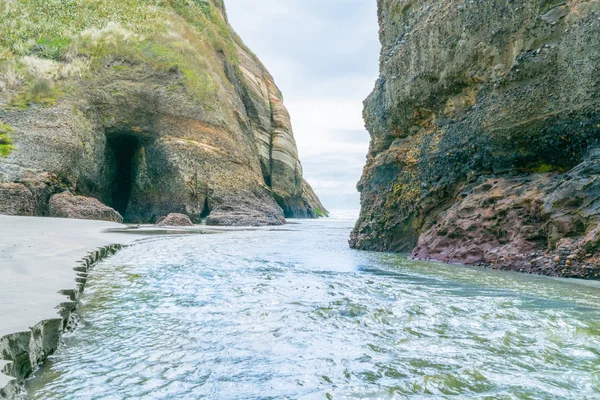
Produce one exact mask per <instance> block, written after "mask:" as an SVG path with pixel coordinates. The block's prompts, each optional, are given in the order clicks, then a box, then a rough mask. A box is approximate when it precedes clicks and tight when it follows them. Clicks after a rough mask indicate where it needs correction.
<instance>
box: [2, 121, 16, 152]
mask: <svg viewBox="0 0 600 400" xmlns="http://www.w3.org/2000/svg"><path fill="white" fill-rule="evenodd" d="M13 132H14V129H13V128H12V127H11V126H10V125H7V124H3V123H0V156H1V157H8V156H9V155H10V153H12V152H13V150H14V149H15V146H13V144H12V139H11V138H10V134H11V133H13Z"/></svg>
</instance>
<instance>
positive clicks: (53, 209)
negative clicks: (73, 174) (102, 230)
mask: <svg viewBox="0 0 600 400" xmlns="http://www.w3.org/2000/svg"><path fill="white" fill-rule="evenodd" d="M49 216H50V217H55V218H73V219H93V220H97V221H109V222H117V223H121V222H123V217H122V216H121V214H119V213H118V212H117V211H115V210H114V209H113V208H111V207H108V206H106V205H104V204H102V203H101V202H100V201H98V200H97V199H94V198H92V197H85V196H75V195H74V194H73V193H70V192H64V193H60V194H55V195H53V196H52V197H50V202H49Z"/></svg>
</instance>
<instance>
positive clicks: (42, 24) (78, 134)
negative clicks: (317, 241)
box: [0, 0, 316, 223]
mask: <svg viewBox="0 0 600 400" xmlns="http://www.w3.org/2000/svg"><path fill="white" fill-rule="evenodd" d="M0 18H2V20H3V21H4V23H3V24H2V25H1V26H0V121H2V123H3V124H6V125H7V126H10V127H11V129H12V130H11V132H10V138H11V139H10V140H11V142H10V143H8V145H10V146H11V149H10V151H11V152H10V156H9V157H8V158H0V182H7V183H8V182H10V183H13V182H14V183H23V182H24V181H26V180H32V179H33V180H38V181H39V180H40V179H39V178H38V176H39V175H41V174H50V175H52V176H53V177H55V179H56V180H58V181H60V182H61V184H62V186H64V187H61V191H62V190H64V189H65V188H66V189H68V190H70V191H73V192H74V193H76V194H77V195H81V196H86V197H92V198H96V199H98V200H99V201H101V202H102V203H104V204H105V205H107V206H110V207H112V208H114V209H115V210H117V211H118V212H119V213H121V214H122V215H123V217H124V219H125V221H127V222H133V223H151V222H154V221H156V220H157V219H158V218H159V217H161V216H164V215H167V214H169V213H182V214H185V215H187V216H189V217H190V218H191V220H192V221H193V222H200V221H201V219H203V218H204V217H206V216H207V215H209V214H210V213H211V212H212V211H213V210H215V209H218V208H219V207H220V206H225V205H227V204H228V203H229V202H230V200H231V199H232V198H233V196H235V197H237V198H238V199H239V200H240V201H242V202H246V203H247V204H251V205H256V204H262V206H261V207H258V208H255V209H254V211H255V212H256V213H257V215H258V214H261V215H262V217H264V218H262V220H267V221H271V222H273V223H275V222H276V223H281V222H282V221H284V219H283V216H284V215H285V216H288V217H296V216H298V217H315V216H316V214H315V213H313V212H312V211H311V210H312V209H313V207H312V205H311V202H312V201H313V200H308V198H307V197H306V195H305V194H303V193H305V192H304V191H303V185H302V167H301V165H300V161H299V159H298V152H297V148H296V143H295V141H294V137H293V132H292V128H291V122H290V118H289V114H288V112H287V110H286V109H285V106H284V105H283V98H282V95H281V93H280V91H279V89H278V88H277V87H276V85H275V83H274V81H273V78H272V77H271V75H270V74H269V73H268V71H267V70H266V69H265V68H264V66H263V65H262V64H261V63H260V61H259V60H258V59H257V58H256V56H255V55H254V54H252V53H251V52H250V50H248V48H247V47H246V46H245V45H244V43H243V42H242V41H241V39H240V38H239V37H238V36H237V35H236V34H235V32H233V30H232V29H231V27H230V26H229V24H228V22H227V17H226V13H225V7H224V4H223V2H222V1H220V0H219V1H217V0H213V1H207V0H169V1H158V0H156V1H147V2H138V1H131V0H126V1H113V0H108V1H102V2H94V3H89V2H86V1H80V0H77V1H54V2H50V3H48V2H45V1H41V0H33V1H29V0H28V1H25V0H16V1H11V2H7V3H3V4H2V6H1V7H0ZM0 140H3V141H6V140H4V139H0ZM2 143H4V142H2ZM0 145H2V144H0ZM34 195H37V194H36V193H34ZM313 195H314V193H311V194H310V196H309V197H311V198H313ZM0 202H2V199H1V198H0ZM307 203H308V204H309V206H306V204H307ZM265 213H266V214H265Z"/></svg>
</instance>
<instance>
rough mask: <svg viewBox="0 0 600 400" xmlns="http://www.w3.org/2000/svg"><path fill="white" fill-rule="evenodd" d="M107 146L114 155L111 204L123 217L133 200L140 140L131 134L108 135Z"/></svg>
mask: <svg viewBox="0 0 600 400" xmlns="http://www.w3.org/2000/svg"><path fill="white" fill-rule="evenodd" d="M107 145H108V146H107V147H108V149H110V151H111V152H112V155H113V156H114V158H113V162H114V164H113V165H112V167H113V168H112V182H111V183H112V184H111V194H110V197H111V200H112V201H111V204H109V205H110V206H111V207H112V208H114V209H115V210H117V211H118V212H119V213H120V214H121V215H122V216H123V218H125V213H126V212H127V207H128V206H129V201H130V200H131V195H132V192H133V190H132V187H133V183H134V180H135V178H134V174H135V169H134V160H135V155H136V154H137V152H138V151H139V149H140V146H141V144H140V141H139V139H138V138H137V137H135V136H133V135H131V134H126V133H125V134H116V135H111V136H107Z"/></svg>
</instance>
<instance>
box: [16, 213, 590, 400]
mask: <svg viewBox="0 0 600 400" xmlns="http://www.w3.org/2000/svg"><path fill="white" fill-rule="evenodd" d="M293 222H294V223H291V224H289V225H288V226H287V227H286V230H281V229H259V230H253V231H228V232H225V233H220V234H217V235H199V236H182V237H169V238H153V239H151V240H146V241H142V242H140V243H139V244H137V245H136V246H133V247H130V248H127V249H125V250H123V251H121V252H120V253H118V254H117V255H116V256H114V257H112V258H110V259H108V260H106V261H104V262H102V263H101V264H99V265H98V266H97V267H96V268H95V269H94V271H93V274H92V278H91V279H90V280H89V283H88V288H87V291H86V293H85V295H84V298H83V301H84V305H83V307H82V308H81V313H82V317H83V322H82V325H81V326H80V328H79V329H78V330H77V331H76V332H75V333H73V334H68V335H66V336H65V343H64V345H63V346H62V347H61V348H60V349H59V351H58V352H57V354H56V355H54V356H53V357H51V359H50V361H49V362H47V363H46V364H45V365H44V366H43V367H42V369H41V370H40V371H38V372H37V374H36V377H35V378H34V379H32V380H30V381H29V382H28V391H29V396H30V397H31V398H34V399H140V398H148V399H198V398H215V399H269V398H272V399H327V398H333V399H346V398H349V399H352V398H357V399H359V398H360V399H363V398H370V399H388V398H389V399H391V398H398V399H402V398H406V397H409V398H411V399H421V398H423V399H425V398H426V399H446V398H448V399H453V398H477V399H578V400H579V399H597V398H600V394H599V392H598V391H599V390H600V382H599V379H600V358H599V355H600V301H599V300H600V290H599V289H598V288H597V285H595V284H593V285H581V284H578V283H574V282H568V281H564V280H557V279H550V278H543V277H533V276H525V275H518V274H513V273H502V272H494V271H487V270H480V269H472V268H465V267H457V266H451V265H443V264H434V263H425V262H416V261H411V260H408V259H406V258H405V257H403V256H401V255H393V254H376V253H365V252H358V251H353V250H350V249H349V248H348V246H347V238H348V235H349V232H350V229H351V227H352V220H351V219H342V218H338V219H330V220H320V221H293Z"/></svg>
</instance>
